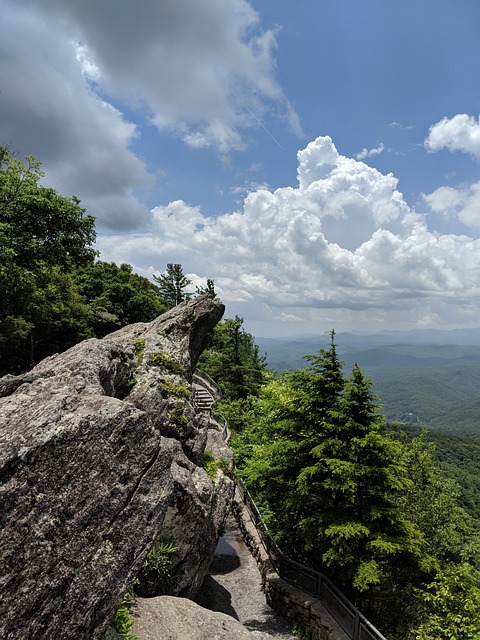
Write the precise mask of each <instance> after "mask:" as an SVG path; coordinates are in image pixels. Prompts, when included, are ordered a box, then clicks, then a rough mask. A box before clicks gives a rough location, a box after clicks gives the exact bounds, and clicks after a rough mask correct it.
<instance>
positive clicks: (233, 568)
mask: <svg viewBox="0 0 480 640" xmlns="http://www.w3.org/2000/svg"><path fill="white" fill-rule="evenodd" d="M195 601H196V602H197V603H198V604H200V605H201V606H202V607H205V608H206V609H210V610H211V611H221V612H222V613H226V614H228V615H230V616H233V617H234V618H236V619H237V620H239V621H240V622H241V623H242V624H243V625H244V626H245V627H246V628H247V629H249V630H250V631H263V632H266V633H270V634H271V635H272V636H273V637H274V638H278V640H294V638H295V636H293V635H292V632H291V625H290V624H289V623H288V622H287V621H286V620H284V619H283V618H282V617H281V616H280V615H279V614H277V613H276V612H275V611H273V609H271V608H270V607H269V606H268V605H267V603H266V601H265V594H264V593H263V591H262V588H261V577H260V572H259V570H258V568H257V563H256V562H255V560H254V558H253V557H252V555H251V554H250V552H249V550H248V549H247V547H246V546H245V544H244V543H243V540H242V536H241V534H240V531H239V530H238V527H237V523H236V522H235V519H234V518H233V516H229V518H228V519H227V523H226V533H225V535H224V536H223V537H222V538H221V539H220V541H219V543H218V546H217V550H216V552H215V558H214V560H213V562H212V565H211V566H210V572H209V575H208V576H207V577H206V578H205V580H204V582H203V584H202V587H201V588H200V591H199V593H198V595H197V597H196V599H195Z"/></svg>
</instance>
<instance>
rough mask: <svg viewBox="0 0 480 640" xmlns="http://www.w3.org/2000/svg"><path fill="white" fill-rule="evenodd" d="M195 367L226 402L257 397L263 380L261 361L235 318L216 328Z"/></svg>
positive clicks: (251, 340) (250, 339) (241, 325)
mask: <svg viewBox="0 0 480 640" xmlns="http://www.w3.org/2000/svg"><path fill="white" fill-rule="evenodd" d="M198 366H199V368H200V369H202V370H203V371H205V372H206V373H208V374H209V375H210V376H211V377H212V378H213V379H214V380H215V381H216V382H217V384H218V385H219V386H220V388H221V390H222V394H223V396H224V398H225V399H226V400H245V399H246V398H247V397H248V396H250V395H257V393H258V390H259V389H260V387H261V386H262V384H263V383H264V380H265V368H266V364H265V358H264V357H262V356H260V354H259V348H258V345H256V344H255V340H254V338H253V336H252V335H251V334H250V333H248V332H247V331H245V329H244V328H243V318H240V317H239V316H235V318H234V319H233V318H227V319H226V320H223V321H222V322H219V323H218V324H217V326H216V327H215V329H214V332H213V336H212V342H211V345H210V347H209V349H208V350H207V351H205V352H204V353H203V354H202V356H201V358H200V361H199V364H198Z"/></svg>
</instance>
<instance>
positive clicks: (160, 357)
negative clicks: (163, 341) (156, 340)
mask: <svg viewBox="0 0 480 640" xmlns="http://www.w3.org/2000/svg"><path fill="white" fill-rule="evenodd" d="M150 364H152V365H154V366H156V367H165V369H167V371H170V372H171V373H177V374H179V375H183V374H184V373H185V369H184V368H183V367H182V365H181V364H179V363H178V362H177V361H176V360H174V359H173V358H172V357H171V356H169V355H168V353H165V351H157V352H156V353H151V354H150Z"/></svg>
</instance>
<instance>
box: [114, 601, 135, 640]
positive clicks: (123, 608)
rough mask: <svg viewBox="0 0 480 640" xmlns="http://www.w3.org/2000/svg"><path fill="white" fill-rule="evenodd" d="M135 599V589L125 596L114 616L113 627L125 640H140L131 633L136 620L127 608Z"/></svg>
mask: <svg viewBox="0 0 480 640" xmlns="http://www.w3.org/2000/svg"><path fill="white" fill-rule="evenodd" d="M133 598H134V593H133V589H131V590H130V591H127V593H126V594H125V595H124V597H123V600H122V604H121V605H120V606H119V607H118V609H117V610H116V612H115V615H114V616H113V620H112V627H113V628H114V629H115V631H117V632H118V633H120V634H121V635H122V636H124V638H125V640H139V638H138V636H134V635H132V634H131V633H130V630H131V628H132V627H133V624H134V619H133V616H132V614H131V613H130V610H129V608H128V607H127V603H128V602H130V600H132V599H133Z"/></svg>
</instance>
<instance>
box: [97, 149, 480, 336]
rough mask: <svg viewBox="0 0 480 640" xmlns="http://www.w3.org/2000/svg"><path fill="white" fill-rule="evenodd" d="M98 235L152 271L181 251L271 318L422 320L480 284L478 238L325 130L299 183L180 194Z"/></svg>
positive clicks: (302, 163)
mask: <svg viewBox="0 0 480 640" xmlns="http://www.w3.org/2000/svg"><path fill="white" fill-rule="evenodd" d="M432 202H433V200H432ZM99 246H100V249H101V250H102V254H103V255H104V256H107V257H108V258H109V259H118V257H119V256H120V255H128V256H130V259H131V262H133V263H134V264H135V265H136V266H137V268H140V269H142V268H143V269H144V270H145V272H148V268H150V269H153V268H156V269H158V270H162V269H163V268H164V265H165V263H167V262H172V261H175V262H181V263H182V264H183V265H184V268H185V270H186V271H188V272H191V273H195V274H196V275H198V276H203V277H204V278H206V277H211V278H213V279H214V280H215V284H216V288H217V291H218V292H219V293H220V295H221V296H222V297H223V298H224V299H225V301H226V302H229V303H231V304H234V305H240V307H239V310H240V311H241V308H242V305H243V308H248V309H249V311H250V312H253V309H257V310H258V308H268V309H269V310H270V316H269V318H268V320H269V322H271V320H272V317H275V318H277V319H278V321H279V322H284V323H287V322H292V323H295V322H297V321H298V319H299V318H302V320H303V322H305V321H306V319H307V318H309V321H311V322H315V321H316V320H315V318H317V317H318V313H320V312H321V313H322V314H323V315H322V319H323V321H325V318H326V317H328V320H329V321H334V320H335V319H337V320H338V319H339V318H343V319H345V318H346V317H347V316H348V318H349V320H350V322H355V320H354V318H357V320H358V318H359V317H360V316H361V317H363V318H364V320H365V322H367V323H368V320H367V319H371V318H372V317H373V315H376V316H377V317H378V316H382V315H383V316H384V317H385V318H386V317H387V316H390V317H391V316H395V317H396V318H397V319H398V318H399V317H402V318H403V319H405V318H404V317H403V316H407V315H408V316H409V321H410V322H417V323H418V324H422V323H424V322H425V318H426V317H434V314H437V315H438V317H442V318H444V317H445V313H446V311H445V309H450V311H449V313H451V309H452V308H453V307H455V304H457V303H458V305H459V307H461V306H462V305H463V306H466V301H468V300H475V299H476V297H478V293H479V287H480V275H479V274H480V241H479V240H475V239H472V238H467V237H465V236H457V235H451V234H450V235H442V234H440V233H438V232H434V231H431V230H429V229H428V228H427V224H426V221H425V218H424V217H423V216H422V215H419V214H417V213H415V211H413V210H412V209H411V208H410V207H409V206H408V205H407V203H406V202H405V201H404V199H403V196H402V194H401V193H400V192H399V191H398V189H397V180H396V178H395V177H394V176H393V175H392V174H388V175H383V174H381V173H380V172H379V171H377V170H376V169H373V168H372V167H369V166H368V165H366V164H365V163H363V162H359V161H357V160H354V159H352V158H347V157H345V156H342V155H341V154H339V153H338V151H337V149H336V148H335V145H334V144H333V142H332V140H331V139H330V138H329V137H320V138H317V139H316V140H315V141H313V142H311V143H310V144H309V145H308V146H307V147H306V148H305V149H303V150H301V151H299V153H298V187H297V188H292V187H286V188H280V189H277V190H275V191H273V192H272V191H270V190H267V189H258V190H256V191H254V192H251V193H249V195H248V196H247V197H246V198H245V201H244V206H243V208H242V210H240V211H236V212H233V213H229V214H225V215H221V216H219V217H217V218H209V217H206V216H204V215H203V214H202V212H201V210H200V209H199V208H198V207H192V206H190V205H188V204H186V203H185V202H182V201H177V202H173V203H170V204H169V205H167V206H162V207H156V208H155V209H154V210H153V223H152V226H151V230H150V233H149V234H146V235H138V236H135V237H129V238H127V239H126V238H119V237H116V238H101V240H100V244H99ZM402 314H403V316H402ZM264 317H266V315H265V314H264Z"/></svg>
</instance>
